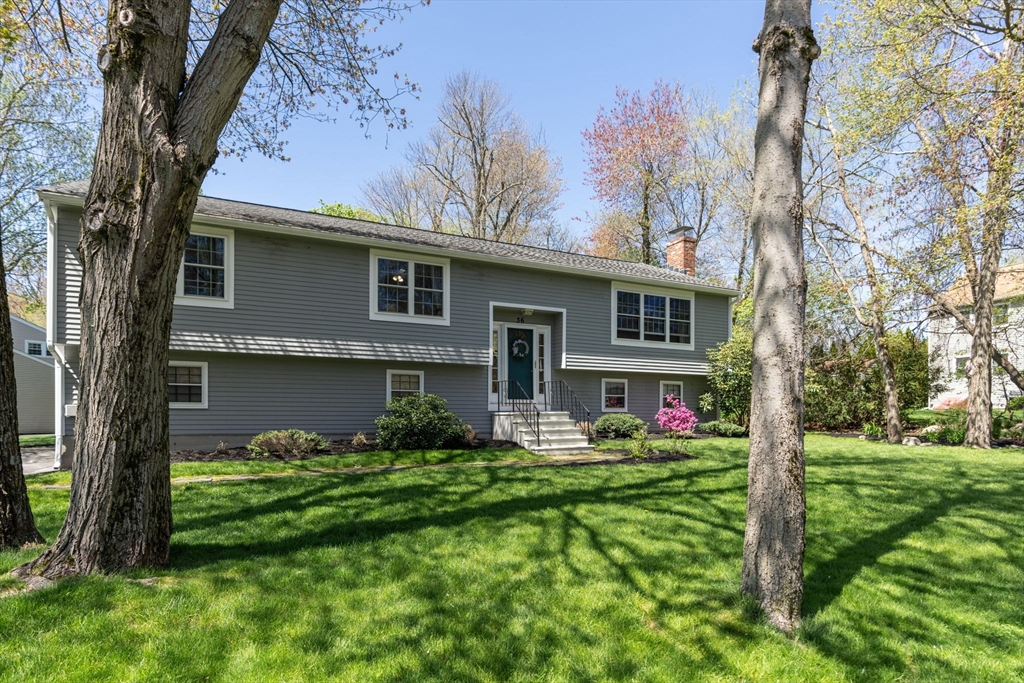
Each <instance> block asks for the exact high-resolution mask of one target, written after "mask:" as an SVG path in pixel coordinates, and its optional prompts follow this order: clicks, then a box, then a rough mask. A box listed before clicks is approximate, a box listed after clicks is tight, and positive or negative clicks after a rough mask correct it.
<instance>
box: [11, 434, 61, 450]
mask: <svg viewBox="0 0 1024 683" xmlns="http://www.w3.org/2000/svg"><path fill="white" fill-rule="evenodd" d="M56 443H57V441H56V439H55V437H54V435H53V434H27V435H25V436H19V437H18V444H19V445H21V446H22V447H25V446H53V445H54V444H56Z"/></svg>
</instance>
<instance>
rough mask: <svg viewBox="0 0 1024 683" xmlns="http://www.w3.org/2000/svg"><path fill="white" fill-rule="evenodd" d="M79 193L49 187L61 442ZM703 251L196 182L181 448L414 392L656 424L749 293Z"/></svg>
mask: <svg viewBox="0 0 1024 683" xmlns="http://www.w3.org/2000/svg"><path fill="white" fill-rule="evenodd" d="M85 191H86V183H85V182H75V183H68V184H63V185H57V186H53V187H47V188H44V189H42V190H40V193H39V194H40V196H41V197H42V199H43V201H44V204H45V207H46V212H47V217H48V221H49V257H50V264H49V266H50V267H49V272H50V274H51V276H50V280H49V284H50V296H51V300H50V306H49V309H48V311H49V314H50V319H49V322H48V328H49V335H50V341H51V342H52V343H53V348H54V349H55V352H56V355H57V362H58V365H59V367H60V371H59V372H58V373H57V386H56V388H55V391H56V393H57V397H58V401H59V403H60V405H62V406H63V410H62V414H63V419H62V420H60V421H59V423H58V424H57V427H56V433H57V438H58V444H62V445H63V448H64V449H65V452H70V450H71V440H72V439H73V438H74V432H75V410H76V403H75V401H76V376H77V373H78V353H77V349H78V343H79V311H78V308H77V301H78V289H79V284H80V273H81V266H80V263H79V259H78V254H77V244H78V234H79V218H80V215H81V207H82V201H83V198H84V196H85ZM692 252H693V240H692V238H689V237H685V236H684V237H680V238H678V239H677V240H676V241H675V242H674V243H673V244H672V245H671V247H670V249H669V253H670V261H674V262H675V263H677V264H678V265H679V266H680V267H679V268H656V267H652V266H647V265H642V264H636V263H628V262H624V261H615V260H609V259H602V258H596V257H591V256H583V255H579V254H569V253H563V252H558V251H552V250H547V249H541V248H536V247H527V246H519V245H509V244H503V243H498V242H492V241H487V240H480V239H473V238H467V237H460V236H455V235H447V234H439V233H432V232H427V231H422V230H414V229H410V228H403V227H396V226H391V225H383V224H378V223H371V222H366V221H359V220H350V219H345V218H335V217H331V216H323V215H319V214H313V213H308V212H305V211H295V210H290V209H280V208H273V207H268V206H260V205H255V204H248V203H244V202H235V201H227V200H223V199H214V198H211V197H200V198H199V203H198V206H197V208H196V212H195V217H194V219H193V224H192V236H191V237H190V238H189V241H188V245H187V248H186V253H185V257H184V262H183V263H182V265H181V273H180V275H179V280H178V290H177V297H176V300H175V308H174V323H173V329H172V335H171V358H172V360H171V366H170V367H169V368H168V372H167V379H168V396H169V401H170V429H171V441H172V447H176V448H186V447H195V448H213V447H216V446H217V444H218V442H220V441H225V442H227V443H228V444H232V445H234V444H243V443H246V442H248V440H249V439H250V438H251V437H252V435H254V434H256V433H259V432H262V431H265V430H268V429H281V428H292V427H294V428H300V429H306V430H316V431H317V432H319V433H321V434H324V435H327V436H346V435H351V434H353V433H355V432H359V431H364V432H371V431H372V430H373V420H374V418H376V417H377V416H379V415H381V414H383V413H384V412H385V403H386V402H387V401H388V399H389V398H390V397H395V396H400V395H403V394H407V393H409V392H428V393H433V394H439V395H440V396H442V397H444V398H446V399H447V400H448V404H449V407H451V408H452V409H453V410H454V411H455V412H456V413H458V414H459V415H460V416H461V417H462V418H463V419H464V420H466V421H467V422H469V423H470V424H471V425H472V426H473V427H474V428H475V429H476V431H477V433H478V434H480V435H484V436H486V435H488V434H494V435H496V436H500V437H510V438H515V439H517V440H519V441H520V442H521V443H524V444H525V445H528V446H529V447H533V448H538V449H539V450H552V451H555V450H556V446H561V447H573V446H580V444H579V443H578V441H579V438H580V429H579V426H578V425H579V424H580V423H581V422H582V417H581V416H580V411H581V410H582V408H581V406H585V407H586V409H587V410H589V411H590V413H591V416H592V418H593V419H596V418H597V417H599V416H600V415H601V414H602V413H605V412H630V413H634V414H636V415H638V416H640V417H641V418H643V419H645V420H647V421H653V420H654V415H655V413H656V412H657V410H658V409H659V408H660V407H661V406H662V403H663V396H664V395H665V394H667V393H672V394H676V395H681V396H682V397H683V399H684V401H685V402H686V403H687V404H688V405H689V406H691V407H696V405H697V403H698V397H699V396H700V395H701V394H702V393H704V392H705V391H706V390H707V388H706V380H705V374H706V372H707V364H706V356H705V352H706V351H707V349H709V348H711V347H714V346H715V345H716V344H718V343H719V342H722V341H724V340H726V339H728V338H729V336H730V333H731V329H730V328H731V314H730V313H731V302H732V298H733V297H734V296H735V295H736V292H735V291H734V290H731V289H725V288H722V287H718V286H715V285H712V284H709V283H707V282H703V281H701V280H698V279H696V278H694V277H693V276H692V268H693V266H692V262H693V254H692ZM682 266H687V267H688V268H687V269H685V270H684V269H683V268H682ZM570 404H571V405H570ZM535 411H536V412H535ZM537 413H539V415H538V414H537ZM541 418H542V419H541ZM524 421H525V422H526V423H527V424H525V425H524V424H523V423H524ZM540 422H543V423H544V424H543V425H540ZM534 424H536V425H537V427H536V429H535V428H534ZM527 427H528V428H529V429H528V431H530V432H531V433H532V434H527V433H525V431H524V430H526V428H527ZM538 429H539V430H540V431H544V432H546V433H545V434H537V433H535V432H536V431H537V430H538ZM572 432H575V434H574V435H573V434H572ZM530 438H532V439H533V441H532V442H530ZM585 444H586V441H585V440H584V441H583V442H582V446H585ZM545 446H546V447H547V448H544V447H545ZM60 451H61V445H58V452H60Z"/></svg>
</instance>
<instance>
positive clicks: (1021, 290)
mask: <svg viewBox="0 0 1024 683" xmlns="http://www.w3.org/2000/svg"><path fill="white" fill-rule="evenodd" d="M945 296H946V297H947V298H948V299H949V301H950V303H952V304H953V305H954V306H970V305H971V304H972V303H973V302H974V296H973V294H972V293H971V286H970V283H969V282H968V281H967V278H966V277H962V278H960V279H959V280H957V281H956V283H954V284H953V286H952V287H950V288H949V289H947V290H946V292H945ZM1018 296H1024V263H1014V264H1011V265H1008V266H1003V267H1002V268H1000V269H999V270H998V271H997V272H996V292H995V301H1000V300H1003V299H1012V298H1014V297H1018Z"/></svg>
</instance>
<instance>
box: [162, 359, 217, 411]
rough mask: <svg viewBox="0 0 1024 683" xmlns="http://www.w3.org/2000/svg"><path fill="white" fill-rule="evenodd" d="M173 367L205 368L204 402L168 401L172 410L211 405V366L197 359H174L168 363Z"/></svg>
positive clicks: (197, 408) (199, 408)
mask: <svg viewBox="0 0 1024 683" xmlns="http://www.w3.org/2000/svg"><path fill="white" fill-rule="evenodd" d="M168 365H169V366H170V367H172V368H174V367H178V368H196V367H199V368H202V369H203V402H202V403H170V402H169V403H168V404H167V405H168V407H169V408H171V409H172V410H206V409H207V408H209V406H210V376H209V367H208V364H207V363H206V361H197V360H172V361H170V362H169V363H168Z"/></svg>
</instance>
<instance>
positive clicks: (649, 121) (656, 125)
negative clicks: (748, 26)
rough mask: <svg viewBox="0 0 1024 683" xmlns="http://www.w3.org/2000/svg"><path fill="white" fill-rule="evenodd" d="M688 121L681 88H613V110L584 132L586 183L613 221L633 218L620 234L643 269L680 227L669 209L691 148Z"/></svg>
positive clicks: (599, 116) (600, 114) (655, 259)
mask: <svg viewBox="0 0 1024 683" xmlns="http://www.w3.org/2000/svg"><path fill="white" fill-rule="evenodd" d="M687 116H688V108H687V102H686V98H685V96H684V94H683V90H682V88H681V87H680V86H679V84H678V83H677V84H673V85H669V84H667V83H662V82H658V83H656V84H655V86H654V89H653V90H652V91H651V92H650V93H647V94H644V93H641V92H639V91H637V92H629V91H628V90H625V89H623V88H617V89H616V91H615V106H614V107H612V109H611V110H610V111H605V110H604V108H602V109H600V110H599V111H598V112H597V118H596V119H595V120H594V125H593V126H592V127H591V128H589V129H587V130H585V131H583V149H584V153H585V154H586V156H587V163H588V164H589V169H588V170H587V173H586V178H587V182H588V183H589V184H590V186H591V187H593V188H594V193H595V198H596V199H598V200H600V201H601V203H602V204H603V205H604V206H605V207H606V209H608V210H609V211H610V212H613V215H614V213H618V214H619V215H621V214H626V215H629V216H631V217H632V218H633V222H634V225H635V228H633V229H632V230H631V231H630V233H632V234H630V233H625V234H624V233H623V232H622V231H621V230H620V231H619V233H618V234H619V235H620V236H628V237H629V246H630V248H635V249H636V250H637V251H638V252H639V260H640V261H641V262H642V263H649V264H657V263H658V261H659V260H660V256H659V254H658V251H657V246H658V243H659V242H660V241H662V240H663V239H664V237H665V235H667V234H668V231H669V230H670V229H672V228H674V227H680V226H677V225H674V224H672V212H671V207H672V205H673V201H675V200H676V199H677V198H675V197H673V189H674V184H675V183H676V181H677V180H678V178H679V175H680V172H681V170H682V168H683V166H684V163H685V161H686V153H687V149H688V145H689V142H688V127H687ZM599 228H600V226H599ZM601 229H603V228H601ZM634 235H635V236H634ZM602 239H603V238H602Z"/></svg>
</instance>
